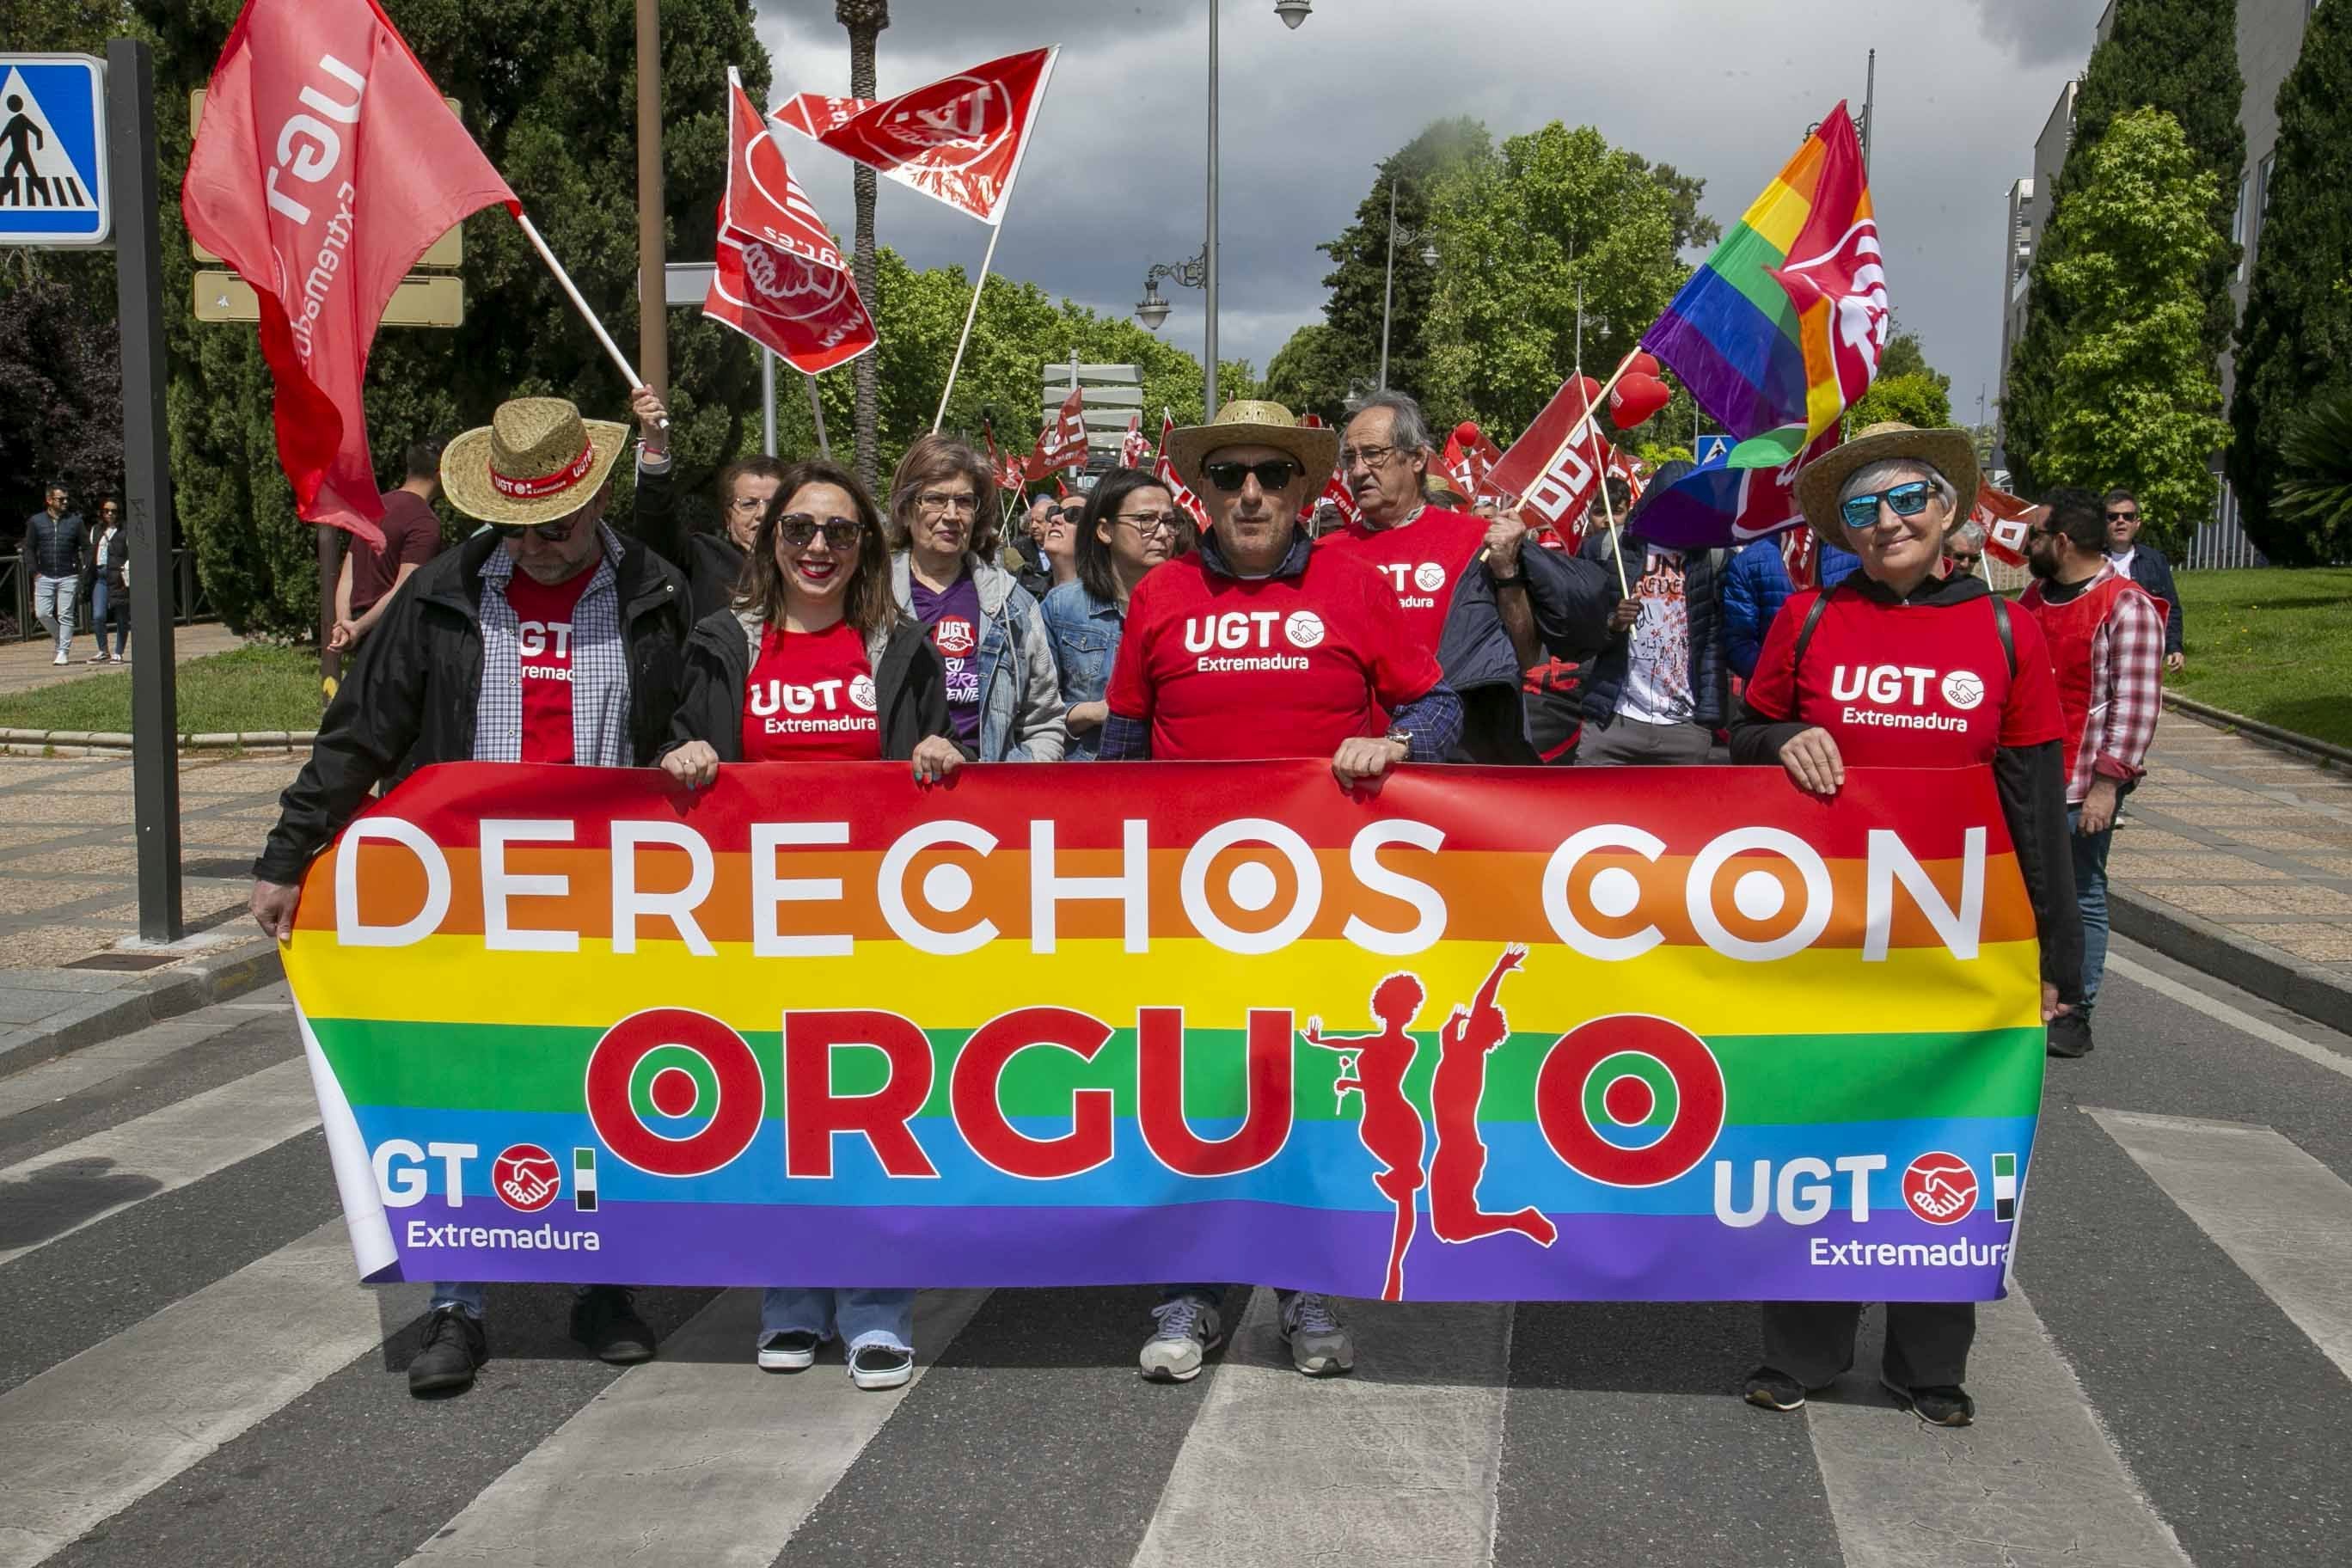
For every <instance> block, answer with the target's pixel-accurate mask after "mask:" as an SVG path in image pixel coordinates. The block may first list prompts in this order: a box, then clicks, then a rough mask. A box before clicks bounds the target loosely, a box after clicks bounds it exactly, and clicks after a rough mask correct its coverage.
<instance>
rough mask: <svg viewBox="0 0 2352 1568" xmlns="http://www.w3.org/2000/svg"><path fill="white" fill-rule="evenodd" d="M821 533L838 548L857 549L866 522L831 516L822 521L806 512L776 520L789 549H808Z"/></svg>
mask: <svg viewBox="0 0 2352 1568" xmlns="http://www.w3.org/2000/svg"><path fill="white" fill-rule="evenodd" d="M820 532H822V533H823V534H824V542H825V543H827V544H828V545H830V546H832V547H833V548H834V549H835V550H854V549H856V547H857V542H858V540H859V539H861V538H863V537H864V536H865V533H866V525H865V524H864V523H862V522H859V521H857V520H856V518H849V517H829V518H827V519H825V520H824V521H823V522H819V521H817V520H816V519H815V518H813V517H811V516H810V515H809V514H808V513H806V512H804V511H794V512H787V513H785V514H784V515H783V516H782V517H780V518H778V519H777V520H776V537H777V538H779V539H781V540H782V541H783V542H784V548H786V549H787V550H805V549H807V548H808V547H809V546H810V545H811V544H813V543H814V542H816V536H817V535H818V534H819V533H820Z"/></svg>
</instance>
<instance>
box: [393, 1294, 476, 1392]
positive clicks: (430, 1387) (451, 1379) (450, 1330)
mask: <svg viewBox="0 0 2352 1568" xmlns="http://www.w3.org/2000/svg"><path fill="white" fill-rule="evenodd" d="M488 1359H489V1342H488V1340H487V1339H485V1338H484V1337H483V1334H482V1325H481V1323H480V1322H479V1321H478V1320H476V1319H474V1318H470V1317H468V1316H467V1315H466V1311H465V1309H463V1308H462V1307H444V1308H442V1309H441V1310H439V1311H437V1312H436V1313H434V1314H433V1316H432V1317H431V1318H430V1319H429V1320H427V1321H426V1322H425V1342H424V1343H422V1344H420V1345H418V1346H417V1347H416V1357H415V1360H413V1361H411V1362H410V1363H408V1392H409V1393H411V1394H420V1395H421V1394H456V1393H457V1392H458V1391H459V1390H461V1389H466V1388H470V1387H472V1386H473V1383H474V1373H475V1371H476V1369H477V1368H478V1367H479V1366H480V1365H481V1364H482V1363H484V1362H485V1361H488Z"/></svg>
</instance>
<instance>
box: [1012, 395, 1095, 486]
mask: <svg viewBox="0 0 2352 1568" xmlns="http://www.w3.org/2000/svg"><path fill="white" fill-rule="evenodd" d="M1086 466H1087V416H1086V389H1085V388H1084V387H1078V386H1074V387H1072V388H1070V395H1069V396H1067V397H1065V398H1064V399H1062V411H1061V412H1060V413H1059V414H1056V415H1055V416H1054V422H1053V423H1052V424H1051V425H1048V426H1045V428H1044V429H1043V430H1040V431H1038V432H1037V446H1036V447H1035V449H1034V450H1033V451H1032V452H1031V453H1030V454H1029V461H1028V463H1027V465H1026V466H1025V471H1026V472H1027V474H1028V476H1029V477H1030V478H1031V479H1044V478H1045V476H1046V475H1047V474H1050V473H1054V472H1055V471H1057V470H1059V469H1062V468H1085V467H1086Z"/></svg>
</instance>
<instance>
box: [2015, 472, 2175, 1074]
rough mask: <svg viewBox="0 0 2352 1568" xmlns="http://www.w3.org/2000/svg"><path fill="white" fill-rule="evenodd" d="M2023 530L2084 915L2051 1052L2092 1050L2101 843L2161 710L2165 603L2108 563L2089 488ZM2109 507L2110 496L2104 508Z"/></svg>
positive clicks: (2063, 497) (2062, 496) (2054, 503)
mask: <svg viewBox="0 0 2352 1568" xmlns="http://www.w3.org/2000/svg"><path fill="white" fill-rule="evenodd" d="M2046 504H2047V506H2048V509H2049V510H2048V512H2047V514H2046V515H2045V516H2043V517H2042V519H2041V520H2040V521H2037V522H2036V523H2035V524H2034V525H2033V531H2032V542H2030V543H2029V544H2028V545H2027V547H2026V564H2027V566H2028V567H2029V568H2031V570H2032V573H2033V581H2032V583H2031V584H2028V585H2027V587H2026V590H2025V595H2024V597H2022V598H2021V599H2020V600H2019V601H2018V603H2019V605H2020V606H2021V608H2023V609H2024V610H2025V612H2026V613H2027V614H2028V615H2030V616H2032V617H2033V619H2034V620H2035V621H2036V622H2037V623H2039V625H2040V626H2041V628H2042V640H2043V641H2044V642H2046V643H2048V644H2049V645H2050V657H2051V659H2052V660H2053V663H2054V665H2055V667H2056V668H2057V672H2058V700H2059V704H2060V706H2061V708H2062V709H2063V710H2064V714H2065V737H2064V738H2065V770H2066V810H2067V814H2068V823H2069V826H2072V827H2073V829H2074V897H2075V900H2076V901H2077V903H2078V905H2079V906H2080V908H2081V910H2082V918H2083V1005H2082V1006H2081V1008H2080V1009H2078V1010H2077V1011H2076V1012H2075V1013H2074V1014H2073V1015H2072V1016H2069V1017H2065V1018H2062V1019H2059V1020H2058V1021H2057V1022H2055V1023H2053V1024H2052V1025H2051V1026H2050V1054H2051V1055H2052V1056H2054V1057H2079V1056H2081V1055H2083V1054H2084V1052H2085V1051H2088V1050H2089V1049H2090V1048H2091V1011H2092V1009H2093V1008H2094V1007H2095V1006H2097V1005H2098V1001H2099V981H2100V979H2101V978H2102V977H2103V976H2104V975H2105V973H2106V966H2107V849H2108V847H2109V846H2110V845H2111V844H2112V843H2113V842H2114V841H2115V833H2116V811H2117V810H2118V809H2119V808H2120V807H2121V806H2122V805H2123V797H2124V796H2125V795H2126V794H2127V793H2129V791H2130V789H2131V787H2132V785H2134V784H2137V783H2138V782H2139V779H2140V775H2141V773H2144V772H2145V771H2146V763H2147V748H2148V744H2149V742H2152V741H2154V740H2155V739H2156V720H2157V715H2158V713H2159V712H2160V711H2162V710H2163V707H2164V672H2163V668H2162V666H2163V661H2164V657H2165V655H2164V646H2165V635H2164V630H2165V607H2164V602H2163V601H2162V600H2161V599H2158V597H2157V596H2156V595H2153V594H2150V593H2149V592H2148V591H2147V589H2145V588H2143V587H2141V586H2140V585H2139V584H2137V583H2135V582H2133V581H2132V580H2131V579H2130V578H2128V577H2126V576H2125V575H2124V574H2123V573H2122V572H2120V571H2118V570H2117V569H2116V563H2115V560H2114V559H2113V558H2112V557H2111V556H2109V555H2108V554H2107V553H2106V548H2107V545H2108V542H2110V540H2111V539H2112V538H2113V533H2112V531H2111V530H2112V525H2111V524H2109V523H2108V522H2107V521H2106V520H2105V518H2103V517H2102V516H2101V515H2100V512H2101V507H2100V504H2099V502H2098V501H2096V500H2094V499H2093V498H2092V496H2091V492H2090V491H2088V490H2077V489H2061V490H2053V492H2051V494H2050V496H2049V498H2048V500H2047V502H2046ZM2105 511H2106V512H2107V514H2108V515H2109V516H2112V515H2113V513H2114V511H2115V507H2114V503H2113V502H2112V501H2111V502H2109V503H2108V505H2107V506H2106V508H2105Z"/></svg>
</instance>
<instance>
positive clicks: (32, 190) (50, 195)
mask: <svg viewBox="0 0 2352 1568" xmlns="http://www.w3.org/2000/svg"><path fill="white" fill-rule="evenodd" d="M108 195H109V193H108V191H107V188H106V63H105V62H104V61H103V60H100V59H96V58H92V57H91V56H89V55H41V54H27V55H0V245H28V246H89V245H103V244H105V243H106V242H107V240H108V239H109V238H110V237H111V236H112V232H113V213H112V210H111V207H110V203H109V200H108Z"/></svg>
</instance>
